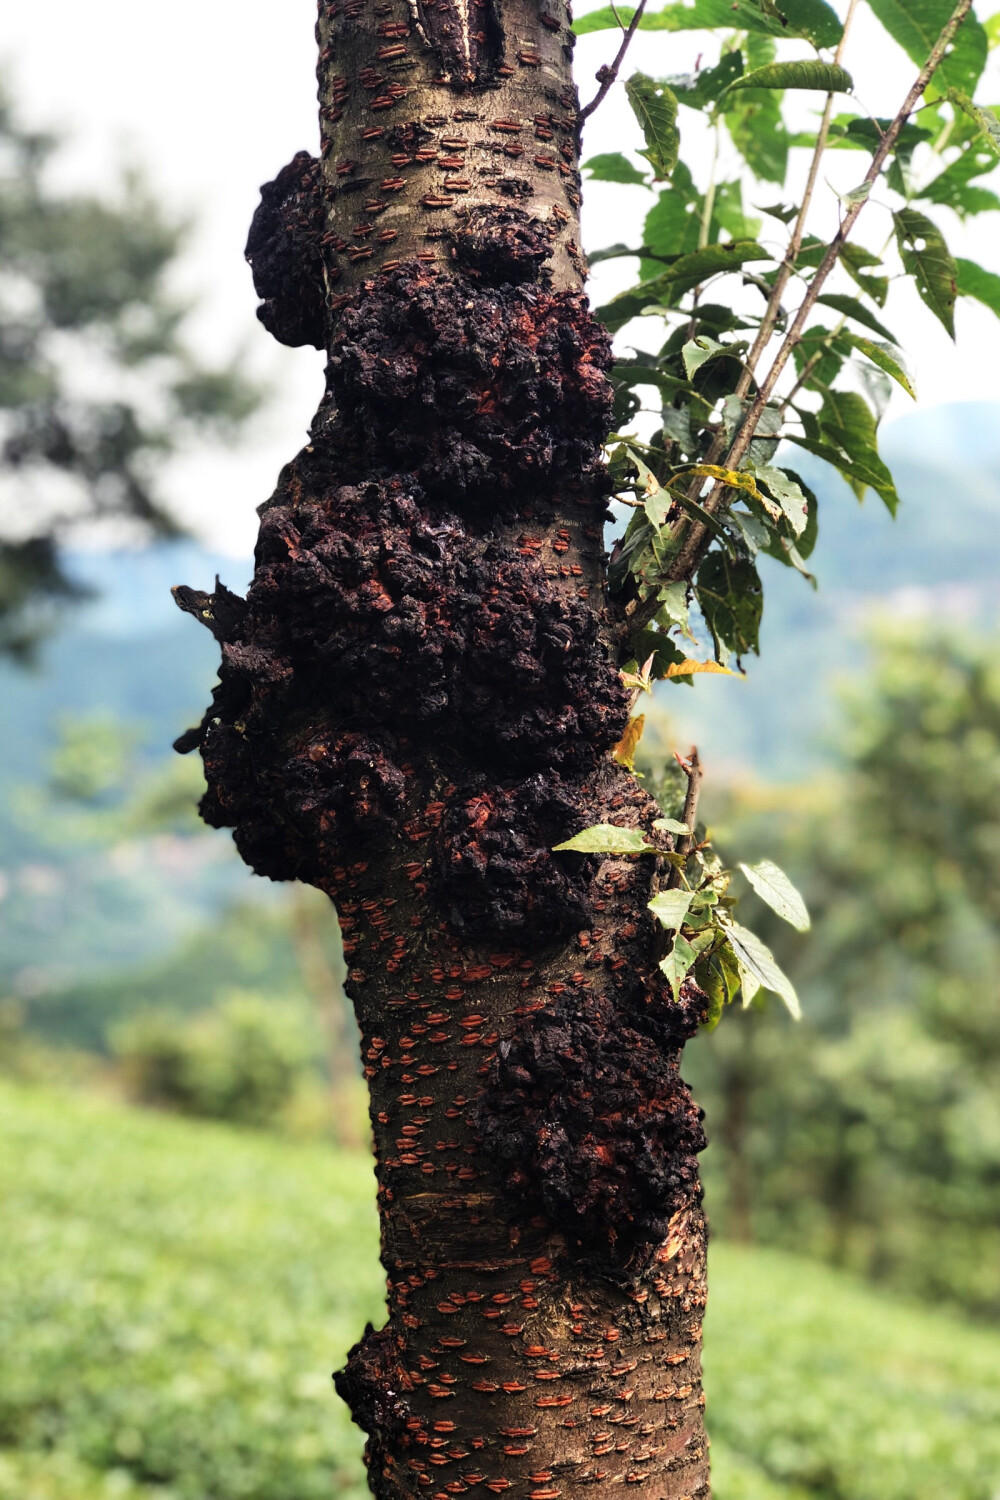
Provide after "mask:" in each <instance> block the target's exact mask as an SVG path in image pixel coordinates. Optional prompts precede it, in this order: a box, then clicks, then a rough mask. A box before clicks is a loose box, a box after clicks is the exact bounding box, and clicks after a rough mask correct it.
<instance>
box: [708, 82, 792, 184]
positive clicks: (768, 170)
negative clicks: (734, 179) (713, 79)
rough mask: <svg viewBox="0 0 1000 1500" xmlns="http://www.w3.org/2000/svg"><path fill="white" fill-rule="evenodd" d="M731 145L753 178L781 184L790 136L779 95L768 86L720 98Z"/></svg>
mask: <svg viewBox="0 0 1000 1500" xmlns="http://www.w3.org/2000/svg"><path fill="white" fill-rule="evenodd" d="M721 104H722V107H723V110H724V113H725V120H726V129H727V130H728V131H729V135H730V138H731V140H732V143H733V145H734V146H735V147H736V149H737V151H739V153H740V155H741V156H742V157H743V159H744V161H745V162H746V164H747V166H748V167H749V168H750V170H751V172H753V174H754V176H755V177H759V178H760V179H761V180H762V181H763V182H774V183H777V184H778V186H779V187H783V186H784V182H785V177H786V175H787V172H788V148H789V146H790V144H791V136H790V135H789V133H788V129H787V127H786V125H785V122H784V119H783V118H782V113H781V94H780V93H778V92H773V91H770V90H768V89H747V90H744V91H743V92H742V93H737V94H735V96H734V95H731V94H729V93H727V94H726V95H725V96H724V97H723V99H722V100H721Z"/></svg>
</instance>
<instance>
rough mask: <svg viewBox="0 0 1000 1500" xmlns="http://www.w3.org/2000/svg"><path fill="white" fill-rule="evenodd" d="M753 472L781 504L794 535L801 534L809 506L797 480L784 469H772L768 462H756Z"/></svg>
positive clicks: (807, 516) (804, 527) (804, 526)
mask: <svg viewBox="0 0 1000 1500" xmlns="http://www.w3.org/2000/svg"><path fill="white" fill-rule="evenodd" d="M754 473H755V474H756V476H757V478H758V480H759V481H760V482H761V483H762V484H763V485H765V486H766V488H767V491H768V493H769V494H770V495H771V496H772V498H773V499H775V500H777V502H778V504H779V505H780V506H781V509H782V511H783V513H784V515H785V517H786V518H787V520H788V524H789V525H790V526H791V528H792V530H793V531H794V532H795V535H796V536H801V535H802V533H803V532H804V531H805V529H806V522H807V520H808V518H809V508H808V506H807V504H806V497H805V495H804V494H803V493H802V490H801V488H800V486H799V483H798V480H797V479H795V478H793V476H792V475H790V474H788V473H786V472H785V470H784V469H774V468H771V466H770V465H768V464H758V465H757V466H756V467H755V469H754Z"/></svg>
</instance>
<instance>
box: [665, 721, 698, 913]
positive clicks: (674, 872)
mask: <svg viewBox="0 0 1000 1500" xmlns="http://www.w3.org/2000/svg"><path fill="white" fill-rule="evenodd" d="M674 759H675V760H676V762H677V764H678V765H679V766H680V768H681V770H682V771H683V772H684V775H685V776H686V777H687V794H686V796H685V798H684V811H683V812H682V813H681V822H682V823H686V824H687V826H688V828H690V830H691V832H690V833H689V834H686V835H685V836H684V837H683V838H682V839H681V840H680V842H679V844H678V845H677V853H678V854H683V855H684V857H685V858H686V857H687V856H688V855H689V854H690V853H691V851H692V849H693V848H694V846H695V841H696V834H695V824H696V822H697V820H698V798H699V797H700V795H701V780H702V776H703V775H704V772H703V770H702V764H701V761H700V760H699V758H698V747H697V745H692V746H691V753H690V754H689V755H688V757H687V759H686V760H685V758H684V756H683V755H678V754H677V752H676V751H675V752H674ZM680 883H681V872H680V870H679V869H678V868H677V866H676V865H674V866H672V867H671V870H670V878H669V879H668V881H667V890H668V891H669V890H676V888H677V887H678V886H679V885H680Z"/></svg>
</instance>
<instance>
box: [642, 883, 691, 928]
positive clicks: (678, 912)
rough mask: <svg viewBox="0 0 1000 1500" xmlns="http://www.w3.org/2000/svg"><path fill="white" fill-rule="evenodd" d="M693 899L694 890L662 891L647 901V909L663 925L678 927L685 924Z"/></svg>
mask: <svg viewBox="0 0 1000 1500" xmlns="http://www.w3.org/2000/svg"><path fill="white" fill-rule="evenodd" d="M693 900H694V891H661V892H660V894H659V895H658V896H654V897H653V899H652V901H649V902H647V910H648V911H651V912H652V913H653V916H654V917H655V918H656V920H657V921H658V922H659V924H660V926H661V927H666V928H668V929H670V928H677V927H680V926H682V925H683V923H684V919H685V918H686V916H687V914H688V911H689V910H690V907H691V902H692V901H693Z"/></svg>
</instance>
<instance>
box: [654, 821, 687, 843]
mask: <svg viewBox="0 0 1000 1500" xmlns="http://www.w3.org/2000/svg"><path fill="white" fill-rule="evenodd" d="M653 827H654V828H655V830H656V832H657V833H676V834H678V835H680V836H682V837H684V838H686V837H688V836H689V835H690V833H691V830H690V828H689V827H688V826H687V824H686V823H679V822H678V821H677V819H676V818H657V820H656V822H655V823H654V824H653Z"/></svg>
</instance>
